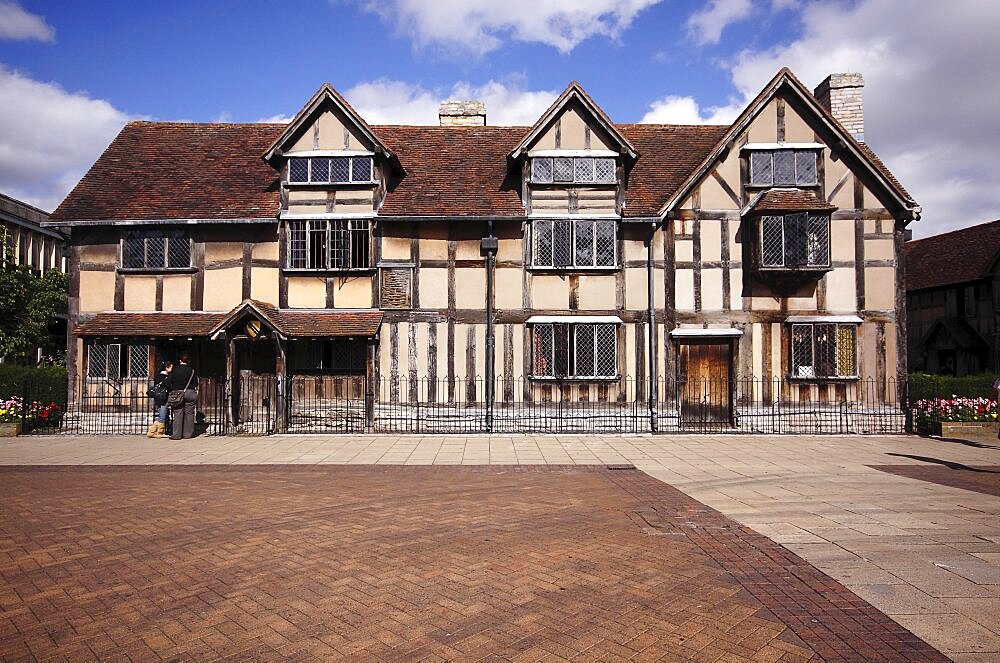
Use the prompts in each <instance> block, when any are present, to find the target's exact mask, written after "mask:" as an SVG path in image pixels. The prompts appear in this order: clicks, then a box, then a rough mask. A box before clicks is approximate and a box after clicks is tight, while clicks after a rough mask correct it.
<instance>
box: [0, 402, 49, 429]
mask: <svg viewBox="0 0 1000 663" xmlns="http://www.w3.org/2000/svg"><path fill="white" fill-rule="evenodd" d="M62 414H63V409H62V408H61V407H60V406H58V405H56V404H55V403H49V404H48V405H45V404H43V403H41V402H39V401H32V402H31V403H29V404H28V407H27V408H25V407H24V401H23V400H22V399H21V397H20V396H11V397H10V398H8V399H5V400H2V401H0V423H20V424H21V425H22V426H24V427H25V428H35V427H38V428H48V427H50V426H58V425H59V420H60V419H61V418H62Z"/></svg>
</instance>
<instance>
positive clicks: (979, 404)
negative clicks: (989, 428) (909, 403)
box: [913, 396, 998, 433]
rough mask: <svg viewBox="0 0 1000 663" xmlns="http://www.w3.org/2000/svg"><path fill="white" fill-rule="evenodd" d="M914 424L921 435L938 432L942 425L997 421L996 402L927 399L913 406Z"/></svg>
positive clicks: (957, 397) (971, 399)
mask: <svg viewBox="0 0 1000 663" xmlns="http://www.w3.org/2000/svg"><path fill="white" fill-rule="evenodd" d="M913 413H914V417H913V420H914V423H915V424H916V428H917V430H918V431H919V432H921V433H927V432H933V431H940V430H941V428H942V424H948V423H973V422H975V423H983V424H993V423H996V422H997V421H998V419H997V415H998V408H997V402H996V401H995V400H993V399H990V398H965V397H962V396H952V397H951V398H927V399H923V400H919V401H917V402H916V403H914V405H913Z"/></svg>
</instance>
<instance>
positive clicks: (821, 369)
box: [791, 322, 858, 378]
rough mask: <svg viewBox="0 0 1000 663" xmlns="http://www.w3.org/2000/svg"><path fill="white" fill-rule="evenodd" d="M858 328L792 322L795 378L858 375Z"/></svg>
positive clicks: (843, 325)
mask: <svg viewBox="0 0 1000 663" xmlns="http://www.w3.org/2000/svg"><path fill="white" fill-rule="evenodd" d="M857 329H858V328H857V325H855V324H839V323H821V322H819V323H810V324H793V325H792V347H791V352H792V357H791V359H792V362H791V364H792V377H793V378H849V377H855V376H856V375H857Z"/></svg>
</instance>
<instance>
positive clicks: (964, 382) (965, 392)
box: [910, 373, 997, 403]
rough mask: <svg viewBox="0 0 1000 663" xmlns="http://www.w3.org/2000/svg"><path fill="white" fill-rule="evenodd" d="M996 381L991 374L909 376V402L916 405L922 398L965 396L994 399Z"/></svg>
mask: <svg viewBox="0 0 1000 663" xmlns="http://www.w3.org/2000/svg"><path fill="white" fill-rule="evenodd" d="M996 379H997V376H996V375H993V374H992V373H982V374H980V375H966V376H964V377H960V378H956V377H953V376H951V375H928V374H926V373H911V374H910V402H911V403H916V402H917V401H919V400H920V399H923V398H951V397H952V396H953V395H954V396H967V397H969V398H979V397H985V398H996V397H997V392H996V391H994V390H993V382H994V381H995V380H996Z"/></svg>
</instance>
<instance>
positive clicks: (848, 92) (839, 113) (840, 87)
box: [813, 74, 865, 141]
mask: <svg viewBox="0 0 1000 663" xmlns="http://www.w3.org/2000/svg"><path fill="white" fill-rule="evenodd" d="M864 87H865V79H864V77H863V76H862V75H861V74H830V75H829V76H827V77H826V80H824V81H823V82H822V83H820V84H819V85H818V86H817V87H816V90H815V92H813V96H815V97H816V101H818V102H819V103H820V105H821V106H823V107H824V108H826V109H827V110H828V111H830V113H831V114H832V115H833V116H834V117H835V118H837V120H839V121H840V123H841V124H842V125H844V128H845V129H847V130H848V131H849V132H851V134H852V135H853V136H854V137H855V138H856V139H857V140H859V141H864V139H865V104H864V100H863V99H862V95H861V92H862V90H863V89H864Z"/></svg>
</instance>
